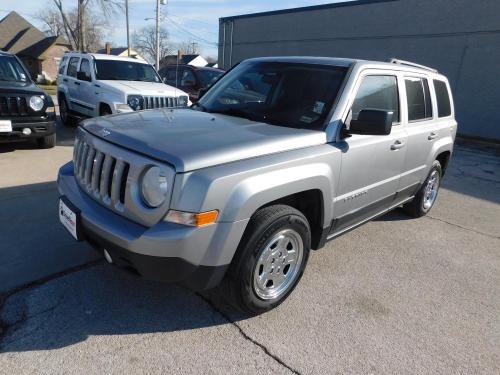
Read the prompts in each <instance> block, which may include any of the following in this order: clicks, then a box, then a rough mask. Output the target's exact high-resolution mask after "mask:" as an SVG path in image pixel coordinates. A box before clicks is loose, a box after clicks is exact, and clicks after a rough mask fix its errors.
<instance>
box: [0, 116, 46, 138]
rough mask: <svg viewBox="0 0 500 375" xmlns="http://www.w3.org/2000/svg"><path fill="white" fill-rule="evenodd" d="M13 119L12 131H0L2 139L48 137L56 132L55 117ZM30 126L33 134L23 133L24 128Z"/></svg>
mask: <svg viewBox="0 0 500 375" xmlns="http://www.w3.org/2000/svg"><path fill="white" fill-rule="evenodd" d="M10 120H11V121H12V131H11V132H8V133H0V141H9V140H16V139H33V138H41V137H46V136H48V135H51V134H54V133H55V132H56V121H55V118H51V117H47V118H45V119H43V120H41V121H27V122H18V121H16V119H10ZM25 128H28V129H30V130H31V134H29V135H25V134H23V129H25Z"/></svg>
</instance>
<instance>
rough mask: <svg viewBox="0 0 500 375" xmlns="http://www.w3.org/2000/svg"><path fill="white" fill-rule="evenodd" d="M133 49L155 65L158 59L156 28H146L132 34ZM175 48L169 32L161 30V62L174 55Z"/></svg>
mask: <svg viewBox="0 0 500 375" xmlns="http://www.w3.org/2000/svg"><path fill="white" fill-rule="evenodd" d="M132 48H134V49H135V50H136V51H137V52H139V53H140V54H141V55H142V56H143V57H144V58H145V59H146V60H148V61H149V62H150V63H153V62H154V61H155V59H156V28H155V26H153V25H151V26H146V27H143V28H141V29H139V30H137V31H135V32H134V33H133V34H132ZM174 51H175V48H174V46H173V45H172V44H171V43H170V40H169V36H168V31H167V30H166V29H165V28H163V27H161V28H160V61H161V60H162V59H163V58H164V57H165V56H168V55H170V54H172V53H174Z"/></svg>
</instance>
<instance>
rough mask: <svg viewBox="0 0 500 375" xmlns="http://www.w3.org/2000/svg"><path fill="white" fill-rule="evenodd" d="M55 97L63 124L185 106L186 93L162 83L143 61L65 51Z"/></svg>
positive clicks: (186, 103)
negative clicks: (83, 119) (112, 115)
mask: <svg viewBox="0 0 500 375" xmlns="http://www.w3.org/2000/svg"><path fill="white" fill-rule="evenodd" d="M57 98H58V101H59V111H60V115H61V120H62V122H63V123H64V124H67V125H72V124H75V123H76V122H77V120H78V119H80V118H84V117H95V116H104V115H109V114H113V113H122V112H131V111H136V110H141V109H152V108H172V107H186V106H187V105H188V102H189V98H188V95H187V94H186V93H185V92H183V91H181V90H179V89H177V88H175V87H172V86H168V85H166V84H164V83H163V82H162V80H161V78H160V76H159V75H158V73H157V72H156V70H155V69H154V68H153V66H151V65H150V64H148V63H147V62H145V61H142V60H137V59H133V58H128V57H118V56H111V55H103V54H94V53H79V52H69V53H66V54H65V55H64V57H63V58H62V60H61V63H60V66H59V71H58V76H57Z"/></svg>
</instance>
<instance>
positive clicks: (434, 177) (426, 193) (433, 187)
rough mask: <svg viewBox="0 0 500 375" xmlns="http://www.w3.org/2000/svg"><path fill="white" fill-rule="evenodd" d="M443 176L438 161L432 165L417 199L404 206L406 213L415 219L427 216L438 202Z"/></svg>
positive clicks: (416, 196)
mask: <svg viewBox="0 0 500 375" xmlns="http://www.w3.org/2000/svg"><path fill="white" fill-rule="evenodd" d="M442 176H443V172H442V169H441V163H439V161H438V160H436V161H434V163H433V164H432V167H431V170H430V172H429V175H428V176H427V179H426V180H425V182H424V183H423V184H422V186H421V187H420V190H419V191H418V193H417V194H416V195H415V198H413V200H412V201H411V202H409V203H407V204H405V205H404V206H403V209H404V210H405V211H406V213H408V214H409V215H411V216H413V217H422V216H424V215H427V213H428V212H429V211H430V210H431V208H432V207H433V206H434V203H435V202H436V198H437V195H438V191H439V187H440V186H441V177H442Z"/></svg>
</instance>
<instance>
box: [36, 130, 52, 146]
mask: <svg viewBox="0 0 500 375" xmlns="http://www.w3.org/2000/svg"><path fill="white" fill-rule="evenodd" d="M36 141H37V144H38V147H40V148H53V147H54V146H55V145H56V133H54V134H51V135H47V136H45V137H42V138H37V140H36Z"/></svg>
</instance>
